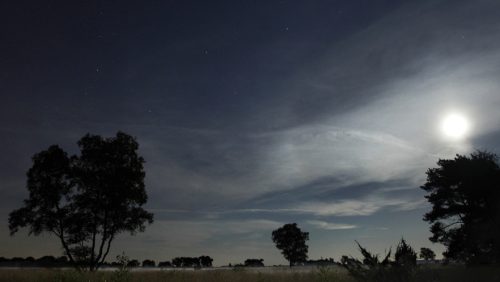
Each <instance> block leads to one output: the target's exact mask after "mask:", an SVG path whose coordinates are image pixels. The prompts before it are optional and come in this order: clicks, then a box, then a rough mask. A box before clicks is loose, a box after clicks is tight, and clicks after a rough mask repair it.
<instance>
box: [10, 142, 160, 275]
mask: <svg viewBox="0 0 500 282" xmlns="http://www.w3.org/2000/svg"><path fill="white" fill-rule="evenodd" d="M78 146H79V148H80V151H81V154H80V156H71V157H68V154H67V153H66V152H65V151H63V150H62V149H61V148H60V147H59V146H57V145H52V146H50V147H49V148H48V149H47V150H45V151H42V152H40V153H38V154H35V155H34V156H33V166H32V167H31V168H30V169H29V171H28V173H27V176H28V181H27V187H28V190H29V198H28V199H26V200H25V201H24V207H22V208H20V209H17V210H14V211H12V212H11V213H10V215H9V229H10V232H11V235H13V234H14V233H16V232H17V231H18V230H19V228H22V227H28V228H29V232H30V233H29V234H30V235H31V234H33V235H35V236H37V235H39V234H41V233H43V232H49V233H52V234H54V235H56V236H57V238H59V241H60V242H61V244H62V247H63V248H64V250H65V253H66V255H67V256H68V258H69V260H70V262H71V263H72V264H73V265H75V266H76V267H78V268H80V269H82V268H85V269H86V268H88V269H90V270H96V269H98V267H99V266H100V265H101V264H102V263H103V262H104V260H105V258H106V256H107V255H108V253H109V251H110V247H111V242H112V241H113V239H115V237H116V236H117V235H118V234H119V233H122V232H130V233H131V234H134V233H135V232H137V231H144V229H145V224H146V223H152V222H153V215H152V214H151V213H149V212H147V211H146V210H144V209H143V208H142V205H144V204H145V203H146V201H147V195H146V191H145V188H144V177H145V173H144V170H143V163H144V159H143V158H142V157H140V156H138V155H137V150H138V146H139V145H138V143H137V142H136V141H135V139H134V138H133V137H131V136H130V135H127V134H125V133H122V132H118V133H117V134H116V137H113V138H102V137H101V136H98V135H89V134H87V135H85V136H84V137H82V138H81V139H80V141H79V142H78Z"/></svg>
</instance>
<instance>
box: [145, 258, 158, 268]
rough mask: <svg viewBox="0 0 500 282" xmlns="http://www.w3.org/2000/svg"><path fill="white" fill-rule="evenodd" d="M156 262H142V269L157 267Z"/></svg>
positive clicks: (148, 260) (146, 260)
mask: <svg viewBox="0 0 500 282" xmlns="http://www.w3.org/2000/svg"><path fill="white" fill-rule="evenodd" d="M155 266H156V262H155V261H154V260H150V259H145V260H143V261H142V267H155Z"/></svg>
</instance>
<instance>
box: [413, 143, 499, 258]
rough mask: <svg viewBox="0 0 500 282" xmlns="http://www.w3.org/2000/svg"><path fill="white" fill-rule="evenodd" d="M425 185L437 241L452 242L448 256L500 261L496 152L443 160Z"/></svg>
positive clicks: (427, 216) (447, 243)
mask: <svg viewBox="0 0 500 282" xmlns="http://www.w3.org/2000/svg"><path fill="white" fill-rule="evenodd" d="M437 164H438V167H437V168H431V169H429V170H428V171H427V182H426V183H425V184H424V185H423V186H422V189H423V190H425V191H426V192H427V193H428V194H427V195H426V196H425V197H426V198H427V200H428V201H429V203H431V204H432V210H431V211H430V212H428V213H426V214H425V216H424V220H425V221H428V222H429V223H431V224H432V226H431V228H430V230H431V232H432V234H433V236H432V237H431V238H430V240H431V241H432V242H439V243H442V244H444V245H445V246H446V247H447V250H446V251H445V252H444V253H443V255H444V256H445V257H447V258H449V259H452V260H458V261H464V262H466V263H468V264H478V263H499V262H500V228H498V227H499V226H500V205H499V204H498V203H500V168H499V166H498V163H497V156H496V155H495V154H492V153H488V152H484V151H477V152H475V153H473V154H471V155H470V156H462V155H456V157H455V158H454V159H440V160H439V161H438V162H437Z"/></svg>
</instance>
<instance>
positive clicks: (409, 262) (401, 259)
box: [394, 238, 417, 267]
mask: <svg viewBox="0 0 500 282" xmlns="http://www.w3.org/2000/svg"><path fill="white" fill-rule="evenodd" d="M394 259H395V262H396V264H397V265H398V266H402V267H414V266H416V265H417V253H416V252H415V251H414V250H413V248H412V247H411V246H410V245H408V244H407V243H406V241H405V239H403V238H402V239H401V241H400V242H399V244H398V246H397V247H396V252H395V253H394Z"/></svg>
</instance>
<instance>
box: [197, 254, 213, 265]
mask: <svg viewBox="0 0 500 282" xmlns="http://www.w3.org/2000/svg"><path fill="white" fill-rule="evenodd" d="M198 259H199V260H200V265H201V267H212V262H213V261H214V259H213V258H211V257H209V256H201V257H199V258H198Z"/></svg>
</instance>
